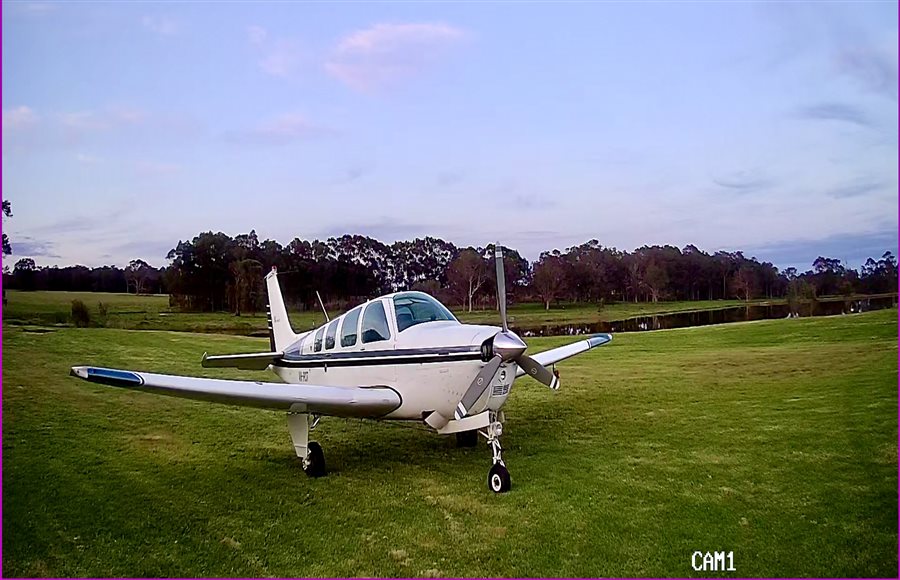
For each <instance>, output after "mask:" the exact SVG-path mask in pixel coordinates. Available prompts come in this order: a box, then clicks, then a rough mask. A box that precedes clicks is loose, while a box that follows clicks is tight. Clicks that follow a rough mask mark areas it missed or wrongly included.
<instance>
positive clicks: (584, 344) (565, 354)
mask: <svg viewBox="0 0 900 580" xmlns="http://www.w3.org/2000/svg"><path fill="white" fill-rule="evenodd" d="M611 340H612V335H611V334H595V335H593V336H590V337H588V338H586V339H584V340H579V341H578V342H573V343H572V344H567V345H565V346H560V347H558V348H551V349H550V350H545V351H544V352H539V353H537V354H535V355H532V357H531V358H533V359H534V360H536V361H537V362H539V363H541V364H542V365H544V366H549V365H552V364H555V363H558V362H559V361H561V360H566V359H567V358H570V357H573V356H575V355H576V354H581V353H583V352H585V351H587V350H591V349H592V348H594V347H597V346H602V345H604V344H606V343H607V342H609V341H611ZM524 375H525V371H524V370H522V368H521V367H520V368H519V370H518V371H516V377H521V376H524Z"/></svg>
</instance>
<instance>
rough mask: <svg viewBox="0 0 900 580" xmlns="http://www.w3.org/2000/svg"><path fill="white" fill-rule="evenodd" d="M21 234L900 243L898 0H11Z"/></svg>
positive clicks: (59, 243)
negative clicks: (246, 0) (551, 0)
mask: <svg viewBox="0 0 900 580" xmlns="http://www.w3.org/2000/svg"><path fill="white" fill-rule="evenodd" d="M2 18H3V23H2V28H3V39H2V48H3V54H2V65H3V69H2V82H3V86H2V89H3V90H2V109H3V127H2V133H3V143H2V169H3V174H2V186H3V190H2V194H3V199H5V200H9V201H10V202H11V203H12V210H13V217H12V218H9V219H4V222H3V228H4V229H3V231H4V232H6V233H8V234H9V236H10V239H11V241H12V244H13V251H14V254H13V256H11V257H7V258H6V259H5V260H4V263H5V264H6V265H9V266H12V264H14V263H15V261H16V260H18V259H19V258H21V257H32V258H34V259H35V261H36V262H37V263H38V264H39V265H51V264H58V265H61V266H63V265H70V264H76V263H80V264H85V265H87V266H99V265H103V264H117V265H119V266H124V265H126V264H127V263H128V261H129V260H131V259H133V258H142V259H144V260H146V261H148V262H149V263H151V264H153V265H154V266H162V265H165V264H166V263H167V261H166V259H165V256H166V254H167V253H168V251H169V250H170V249H172V248H174V247H175V245H176V244H177V242H178V241H179V240H182V239H191V238H193V237H194V236H196V235H197V234H198V233H200V232H201V231H209V230H212V231H223V232H225V233H228V234H229V235H237V234H240V233H246V232H249V231H250V230H251V229H255V230H256V232H257V234H258V235H259V237H260V239H267V238H270V239H275V240H277V241H279V242H280V243H282V244H284V245H286V244H288V243H289V242H290V241H291V240H292V239H293V238H295V237H300V238H302V239H313V238H319V239H324V238H327V237H329V236H336V235H341V234H344V233H358V234H363V235H369V236H372V237H375V238H377V239H379V240H381V241H383V242H386V243H390V242H393V241H395V240H398V239H412V238H415V237H421V236H426V235H431V236H436V237H440V238H443V239H446V240H449V241H452V242H454V243H456V244H457V245H459V246H467V245H473V246H484V245H486V244H488V243H491V242H493V241H494V240H500V241H501V243H503V244H504V245H506V246H509V247H512V248H516V249H518V250H519V251H520V252H521V253H522V255H524V256H525V257H527V258H529V259H531V260H535V259H537V258H538V256H539V254H540V252H542V251H544V250H551V249H554V248H558V249H560V250H564V249H565V248H567V247H570V246H573V245H577V244H580V243H583V242H585V241H587V240H590V239H597V240H599V241H600V243H602V244H603V245H604V246H613V247H617V248H619V249H621V250H629V251H631V250H633V249H634V248H636V247H639V246H642V245H645V244H672V245H676V246H679V247H683V246H684V245H686V244H694V245H696V246H698V247H699V248H701V249H704V250H706V251H709V252H714V251H717V250H721V249H725V250H743V251H744V252H745V255H748V256H757V257H758V258H760V259H761V260H768V261H771V262H773V263H775V264H776V265H777V266H780V267H783V268H784V267H789V266H794V267H798V268H800V269H801V271H802V270H805V269H809V268H810V266H811V263H812V261H813V260H814V259H815V258H816V257H817V256H818V255H826V256H829V257H835V258H839V259H843V260H844V261H845V262H847V263H848V265H850V266H851V267H858V266H859V265H860V264H862V263H863V262H864V261H865V259H866V258H867V257H869V256H874V257H876V258H877V257H880V255H881V254H882V253H883V252H884V251H885V250H892V251H894V253H895V254H896V251H897V229H898V223H897V215H898V207H897V201H898V193H897V192H898V189H897V188H898V180H897V159H898V150H897V149H898V147H897V145H898V132H897V127H898V115H897V113H898V102H897V96H898V95H897V89H898V80H897V46H898V37H897V22H898V14H897V3H896V2H858V1H857V2H852V3H836V2H828V3H825V2H822V3H815V4H804V3H798V2H791V3H774V2H746V3H730V2H729V3H726V2H718V3H716V2H695V3H649V2H648V3H616V2H602V3H601V2H596V3H586V2H571V3H549V2H547V3H542V2H527V3H526V2H521V3H516V2H470V3H453V4H451V3H440V2H430V3H406V2H395V3H377V2H365V3H363V2H359V3H340V4H338V3H292V2H280V3H243V2H242V3H211V2H193V3H164V2H127V3H100V2H79V3H75V2H70V3H53V2H3V8H2Z"/></svg>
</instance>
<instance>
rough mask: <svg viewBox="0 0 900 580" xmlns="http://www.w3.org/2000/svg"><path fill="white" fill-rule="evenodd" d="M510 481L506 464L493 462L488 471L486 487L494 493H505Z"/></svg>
mask: <svg viewBox="0 0 900 580" xmlns="http://www.w3.org/2000/svg"><path fill="white" fill-rule="evenodd" d="M511 485H512V483H511V482H510V480H509V470H508V469H506V466H504V465H502V464H500V463H495V464H494V465H493V466H492V467H491V470H490V471H489V472H488V487H489V488H490V490H491V491H492V492H494V493H506V492H507V491H509V488H510V486H511Z"/></svg>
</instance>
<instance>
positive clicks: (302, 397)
mask: <svg viewBox="0 0 900 580" xmlns="http://www.w3.org/2000/svg"><path fill="white" fill-rule="evenodd" d="M71 375H72V376H74V377H78V378H80V379H84V380H86V381H90V382H92V383H101V384H104V385H111V386H114V387H124V388H126V389H133V390H136V391H148V392H151V393H159V394H161V395H170V396H173V397H184V398H187V399H198V400H201V401H212V402H215V403H226V404H230V405H243V406H247V407H260V408H263V409H279V410H284V411H293V412H297V413H316V414H319V415H331V416H335V417H381V416H383V415H386V414H388V413H390V412H391V411H393V410H394V409H396V408H397V407H399V406H400V403H401V399H400V395H399V394H398V393H397V391H395V390H394V389H392V388H390V387H386V386H375V387H333V386H324V385H308V384H284V383H264V382H259V381H232V380H226V379H202V378H199V377H182V376H178V375H158V374H153V373H140V372H134V371H125V370H119V369H105V368H98V367H72V372H71Z"/></svg>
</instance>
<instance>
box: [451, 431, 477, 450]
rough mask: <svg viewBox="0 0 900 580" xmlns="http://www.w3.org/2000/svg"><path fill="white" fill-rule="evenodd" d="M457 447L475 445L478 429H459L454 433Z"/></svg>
mask: <svg viewBox="0 0 900 580" xmlns="http://www.w3.org/2000/svg"><path fill="white" fill-rule="evenodd" d="M456 446H457V447H477V446H478V431H460V432H459V433H457V434H456Z"/></svg>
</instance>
